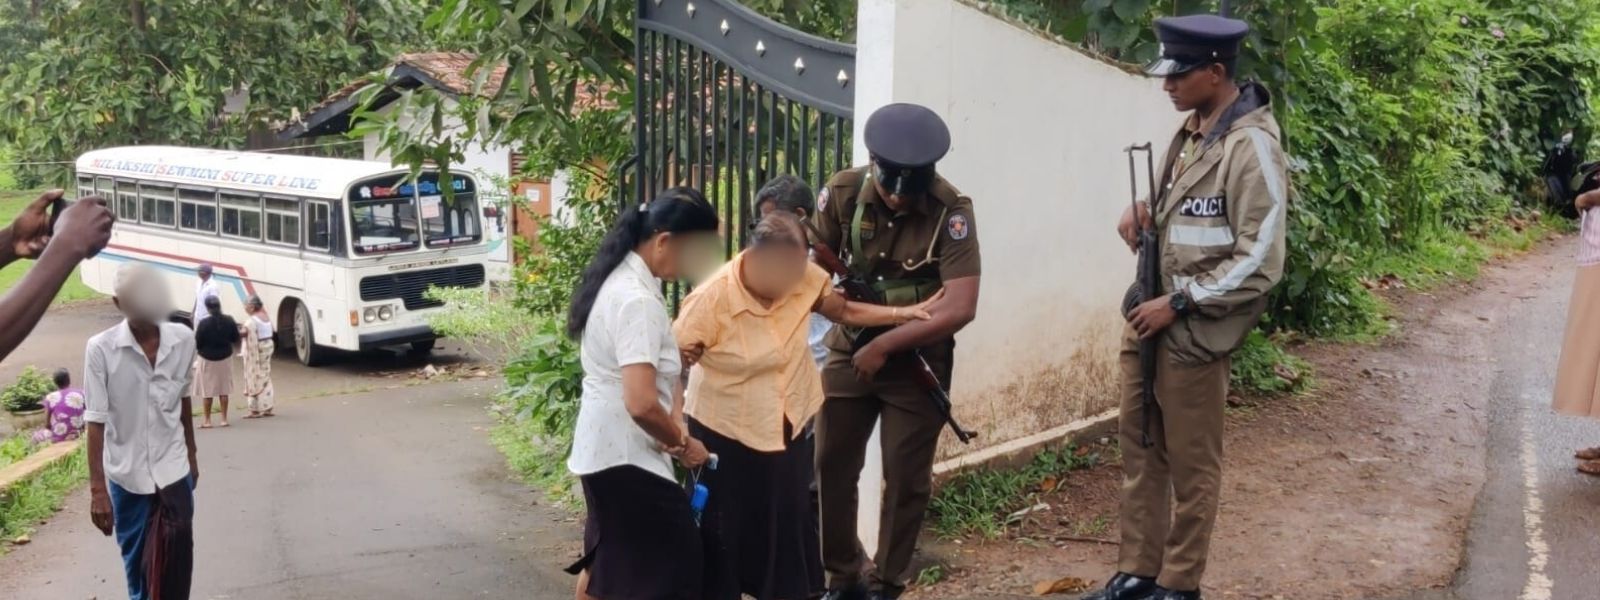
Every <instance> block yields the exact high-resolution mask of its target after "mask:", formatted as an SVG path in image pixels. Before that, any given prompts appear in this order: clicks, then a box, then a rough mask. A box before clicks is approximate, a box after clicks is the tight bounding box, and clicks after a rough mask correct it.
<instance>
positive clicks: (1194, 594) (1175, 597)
mask: <svg viewBox="0 0 1600 600" xmlns="http://www.w3.org/2000/svg"><path fill="white" fill-rule="evenodd" d="M1150 600H1200V590H1194V591H1190V592H1180V591H1178V590H1169V589H1167V588H1164V587H1161V586H1159V585H1158V586H1156V591H1155V594H1153V595H1151V596H1150Z"/></svg>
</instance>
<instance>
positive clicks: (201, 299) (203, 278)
mask: <svg viewBox="0 0 1600 600" xmlns="http://www.w3.org/2000/svg"><path fill="white" fill-rule="evenodd" d="M211 271H212V268H211V263H200V268H198V269H196V270H195V273H196V274H197V275H199V276H200V282H199V283H197V284H196V285H195V287H194V312H191V313H189V315H190V316H189V328H190V329H196V328H198V327H199V326H200V321H202V320H204V319H205V318H206V315H207V314H208V313H206V298H212V297H216V296H217V294H218V293H219V292H218V291H217V281H216V280H215V279H212V277H211Z"/></svg>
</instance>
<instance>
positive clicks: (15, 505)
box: [0, 448, 89, 550]
mask: <svg viewBox="0 0 1600 600" xmlns="http://www.w3.org/2000/svg"><path fill="white" fill-rule="evenodd" d="M86 452H87V450H86V449H84V448H79V449H78V451H77V452H73V453H72V454H71V455H70V456H68V457H66V458H63V459H61V460H60V461H57V462H56V463H55V464H53V465H50V466H49V467H46V468H45V469H44V470H42V471H39V472H38V473H34V474H33V476H31V477H28V478H27V479H24V480H22V481H18V482H17V483H15V484H13V485H12V486H11V487H9V488H6V489H5V490H3V491H0V539H6V540H9V539H13V538H16V537H17V536H21V535H26V534H28V533H31V532H32V531H33V528H34V526H36V525H39V524H41V523H43V522H44V521H45V520H46V519H49V518H50V516H51V515H54V514H55V513H56V511H57V510H60V509H61V502H62V501H63V500H65V499H66V497H67V494H69V493H71V492H72V490H74V489H76V488H77V487H78V486H79V485H82V484H83V482H84V481H87V480H88V479H89V461H88V459H87V458H85V454H86ZM4 548H5V546H4V545H0V550H3V549H4Z"/></svg>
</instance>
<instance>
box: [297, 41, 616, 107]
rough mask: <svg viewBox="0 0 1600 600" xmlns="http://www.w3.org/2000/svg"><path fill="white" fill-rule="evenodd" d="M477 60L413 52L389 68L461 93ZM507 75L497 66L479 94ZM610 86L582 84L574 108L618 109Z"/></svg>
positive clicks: (353, 85) (347, 90) (364, 82)
mask: <svg viewBox="0 0 1600 600" xmlns="http://www.w3.org/2000/svg"><path fill="white" fill-rule="evenodd" d="M476 59H477V55H475V54H471V53H468V52H411V53H406V54H401V55H400V56H399V57H398V58H396V59H395V60H394V62H392V63H389V66H388V67H387V68H386V69H385V71H386V72H388V73H390V74H391V77H393V73H394V72H395V69H396V68H397V67H401V66H405V67H410V68H412V69H415V70H416V71H419V72H421V73H422V74H423V75H426V76H427V77H429V78H431V79H432V80H433V81H424V82H423V83H425V84H428V85H433V86H434V87H437V88H439V89H440V90H441V91H444V92H449V93H451V94H456V95H461V94H468V93H471V92H472V88H473V84H474V80H475V79H476V78H477V77H478V75H479V73H469V71H471V67H472V61H474V60H476ZM505 77H506V66H505V65H503V64H502V65H499V66H496V67H495V68H494V70H493V71H492V72H490V73H489V76H488V77H487V78H485V79H484V80H483V89H481V90H478V94H479V95H482V96H486V97H487V96H493V95H495V94H496V93H498V92H499V91H500V85H501V83H502V82H504V81H505ZM391 81H392V79H391ZM370 84H372V79H371V78H370V77H362V78H360V79H357V80H355V81H352V82H350V83H349V84H348V85H345V86H344V87H342V88H339V89H338V90H337V91H335V92H333V93H332V94H330V95H328V97H327V98H323V99H322V101H321V102H318V103H317V105H316V106H313V107H311V108H310V110H307V111H306V112H304V113H302V114H303V115H304V116H302V118H306V117H309V116H310V115H314V114H316V113H317V112H318V111H320V110H322V109H324V108H327V107H328V106H331V105H333V104H334V103H336V102H339V101H340V100H344V99H345V98H349V97H350V96H353V95H355V94H356V92H359V91H361V90H362V89H363V88H366V87H367V86H368V85H370ZM609 89H610V88H609V86H601V87H599V88H598V89H596V88H595V86H592V85H580V86H578V90H577V95H578V97H577V101H576V102H575V103H574V104H575V106H574V108H575V109H576V110H579V111H583V110H592V109H595V108H606V109H609V108H614V106H615V105H614V104H613V103H612V102H611V101H609V100H608V99H607V98H606V95H607V94H606V92H607V91H609Z"/></svg>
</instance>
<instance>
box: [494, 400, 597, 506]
mask: <svg viewBox="0 0 1600 600" xmlns="http://www.w3.org/2000/svg"><path fill="white" fill-rule="evenodd" d="M539 439H540V438H539V435H538V433H537V432H536V431H535V430H534V427H533V424H532V423H530V422H528V421H518V420H515V419H513V418H509V417H501V418H500V422H499V423H498V424H496V425H495V427H494V429H493V430H492V431H490V432H489V441H490V443H493V444H494V447H495V448H498V449H499V450H500V453H501V454H504V455H505V456H506V464H507V466H510V467H511V471H512V472H513V473H516V474H517V477H518V478H520V479H521V480H522V482H523V483H525V484H527V485H528V486H529V487H532V488H534V489H536V490H539V491H542V492H544V494H545V496H546V497H547V498H548V499H549V500H550V501H551V502H552V503H554V504H557V505H559V506H566V507H581V506H582V505H583V499H582V498H580V497H578V496H577V495H575V494H574V493H573V488H572V484H573V482H574V481H575V478H574V477H573V476H572V474H571V473H568V472H567V457H566V456H565V453H563V452H561V450H560V449H559V448H555V447H552V446H550V445H548V444H543V443H540V442H539Z"/></svg>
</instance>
